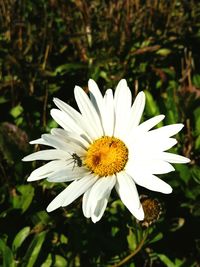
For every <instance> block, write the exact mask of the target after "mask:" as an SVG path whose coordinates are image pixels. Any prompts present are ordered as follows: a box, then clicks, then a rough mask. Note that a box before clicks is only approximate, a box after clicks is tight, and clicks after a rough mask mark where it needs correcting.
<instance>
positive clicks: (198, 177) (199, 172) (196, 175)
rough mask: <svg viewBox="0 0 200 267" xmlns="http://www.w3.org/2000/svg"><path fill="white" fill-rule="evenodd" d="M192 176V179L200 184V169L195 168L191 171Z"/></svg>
mask: <svg viewBox="0 0 200 267" xmlns="http://www.w3.org/2000/svg"><path fill="white" fill-rule="evenodd" d="M191 175H192V178H193V179H194V180H195V182H197V183H198V184H200V167H198V166H194V167H193V168H192V169H191Z"/></svg>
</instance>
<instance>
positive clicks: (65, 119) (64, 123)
mask: <svg viewBox="0 0 200 267" xmlns="http://www.w3.org/2000/svg"><path fill="white" fill-rule="evenodd" d="M51 116H52V118H53V119H54V120H55V121H56V122H57V123H58V124H59V125H60V126H61V127H62V128H63V129H65V130H66V131H70V132H76V133H78V134H85V132H84V130H83V129H82V128H80V127H79V125H78V124H77V123H76V122H75V121H74V119H73V118H71V116H69V115H68V114H67V113H65V112H63V111H60V110H59V109H55V108H54V109H52V110H51Z"/></svg>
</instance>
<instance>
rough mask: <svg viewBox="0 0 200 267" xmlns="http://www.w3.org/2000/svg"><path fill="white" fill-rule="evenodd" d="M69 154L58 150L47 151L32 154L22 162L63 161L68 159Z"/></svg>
mask: <svg viewBox="0 0 200 267" xmlns="http://www.w3.org/2000/svg"><path fill="white" fill-rule="evenodd" d="M68 157H69V154H68V153H67V152H65V151H63V150H58V149H47V150H41V151H38V152H34V153H32V154H30V155H28V156H26V157H24V158H23V159H22V160H23V161H32V160H54V159H65V158H68Z"/></svg>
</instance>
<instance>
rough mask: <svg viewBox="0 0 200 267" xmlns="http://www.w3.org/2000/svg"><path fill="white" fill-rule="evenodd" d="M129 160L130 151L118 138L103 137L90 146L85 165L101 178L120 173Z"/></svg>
mask: <svg viewBox="0 0 200 267" xmlns="http://www.w3.org/2000/svg"><path fill="white" fill-rule="evenodd" d="M127 160H128V149H127V147H126V146H125V144H124V143H123V142H122V141H121V140H120V139H118V138H115V137H109V136H103V137H101V138H99V139H97V140H96V141H94V143H93V144H91V145H90V147H89V149H88V151H87V155H86V159H85V164H86V166H87V167H88V168H89V169H90V170H91V171H92V172H93V173H95V174H97V175H99V176H100V177H103V176H108V175H112V174H115V173H117V172H120V171H122V170H123V169H124V167H125V165H126V162H127Z"/></svg>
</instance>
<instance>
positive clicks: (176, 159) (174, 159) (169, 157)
mask: <svg viewBox="0 0 200 267" xmlns="http://www.w3.org/2000/svg"><path fill="white" fill-rule="evenodd" d="M160 158H161V159H163V160H166V161H168V162H170V163H188V162H190V159H188V158H186V157H183V156H180V155H176V154H172V153H168V152H163V153H162V154H161V155H160Z"/></svg>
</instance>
